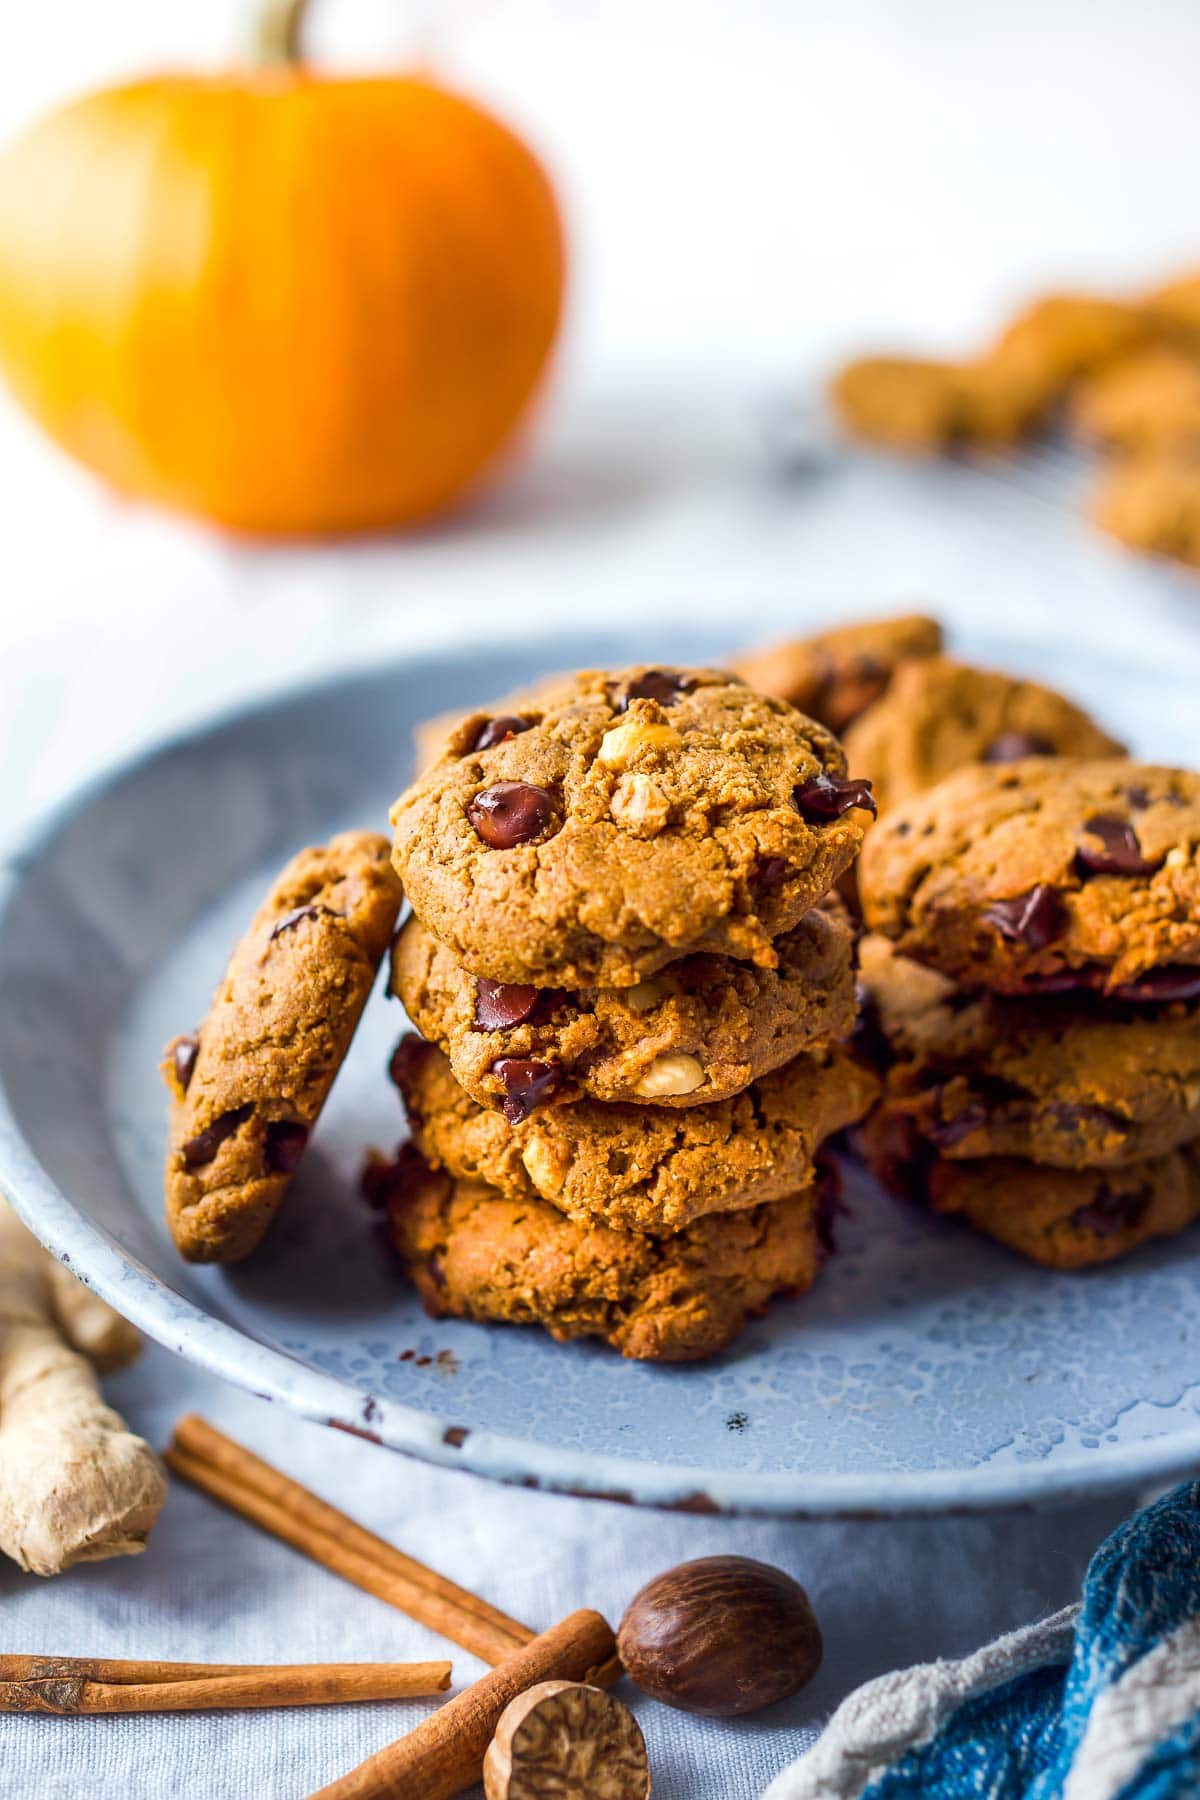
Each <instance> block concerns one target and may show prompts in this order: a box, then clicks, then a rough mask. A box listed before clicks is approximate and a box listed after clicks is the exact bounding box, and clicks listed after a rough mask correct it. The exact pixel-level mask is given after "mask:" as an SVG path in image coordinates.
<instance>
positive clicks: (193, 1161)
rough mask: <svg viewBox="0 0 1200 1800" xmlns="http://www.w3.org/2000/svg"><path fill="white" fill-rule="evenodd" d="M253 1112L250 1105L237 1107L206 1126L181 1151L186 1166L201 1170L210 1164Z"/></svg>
mask: <svg viewBox="0 0 1200 1800" xmlns="http://www.w3.org/2000/svg"><path fill="white" fill-rule="evenodd" d="M253 1111H254V1108H253V1106H252V1105H250V1104H249V1103H247V1104H246V1105H245V1106H235V1107H234V1108H233V1111H232V1112H227V1113H222V1114H221V1116H220V1118H219V1119H214V1120H213V1122H212V1124H211V1125H206V1126H205V1128H204V1130H203V1131H201V1132H197V1134H196V1136H195V1137H194V1138H189V1139H188V1141H187V1143H186V1144H185V1145H184V1146H183V1149H182V1151H181V1155H182V1156H183V1161H184V1166H185V1167H186V1168H189V1169H201V1168H203V1167H204V1165H205V1163H210V1162H211V1161H212V1159H213V1157H214V1156H215V1155H216V1154H217V1151H218V1150H219V1149H220V1148H221V1145H222V1144H223V1143H224V1142H225V1139H226V1138H230V1137H232V1136H233V1134H234V1132H235V1131H236V1130H237V1128H238V1126H239V1125H244V1124H245V1123H246V1120H247V1119H248V1118H249V1117H250V1114H251V1113H252V1112H253Z"/></svg>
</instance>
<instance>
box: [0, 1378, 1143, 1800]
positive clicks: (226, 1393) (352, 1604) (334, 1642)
mask: <svg viewBox="0 0 1200 1800" xmlns="http://www.w3.org/2000/svg"><path fill="white" fill-rule="evenodd" d="M108 1386H109V1392H110V1394H111V1396H112V1398H113V1400H114V1401H115V1403H116V1404H117V1405H118V1406H120V1407H121V1408H122V1410H123V1411H124V1412H125V1414H126V1416H127V1417H128V1418H129V1419H130V1421H131V1422H132V1423H133V1424H134V1425H135V1426H136V1427H137V1428H138V1429H139V1430H140V1431H142V1432H143V1433H144V1434H145V1435H146V1436H148V1437H149V1438H150V1439H151V1440H152V1441H153V1442H156V1443H160V1444H161V1443H163V1442H165V1441H166V1439H167V1438H168V1437H169V1435H170V1430H171V1425H172V1423H173V1421H174V1419H175V1418H176V1417H177V1416H178V1415H179V1414H180V1413H181V1412H184V1411H187V1410H196V1411H201V1412H203V1413H205V1414H206V1416H208V1417H209V1418H211V1419H212V1420H213V1421H214V1422H215V1423H216V1424H218V1425H220V1426H221V1427H222V1429H223V1430H225V1431H227V1432H228V1433H229V1434H230V1435H231V1436H233V1437H236V1438H239V1439H240V1440H242V1441H243V1442H246V1443H249V1444H251V1445H253V1447H254V1448H255V1449H256V1450H257V1451H258V1452H259V1453H260V1454H262V1455H264V1456H266V1457H267V1458H268V1459H269V1460H270V1461H272V1462H274V1463H276V1464H277V1465H278V1466H279V1467H280V1468H282V1469H284V1470H286V1471H287V1472H288V1473H289V1474H291V1475H293V1476H295V1477H296V1478H297V1479H299V1480H300V1481H303V1482H304V1483H305V1484H306V1485H308V1486H310V1487H312V1488H313V1489H314V1490H315V1491H316V1492H317V1493H319V1494H321V1495H322V1496H323V1497H324V1498H326V1499H328V1500H331V1501H332V1502H333V1503H334V1504H335V1505H337V1506H340V1507H341V1508H342V1509H343V1510H345V1511H347V1512H350V1513H352V1514H353V1515H354V1517H356V1518H358V1519H361V1520H362V1521H363V1522H364V1523H365V1524H367V1525H369V1526H370V1527H371V1529H372V1530H374V1531H378V1532H380V1533H382V1534H383V1535H384V1536H386V1537H388V1538H390V1539H392V1540H393V1541H394V1542H395V1543H397V1544H399V1545H400V1546H401V1547H402V1548H403V1549H405V1550H407V1551H409V1552H410V1553H411V1554H413V1555H415V1556H418V1557H420V1558H421V1559H422V1561H424V1562H427V1563H429V1564H431V1565H432V1566H433V1567H435V1568H437V1569H440V1570H442V1571H443V1572H444V1573H445V1574H447V1575H450V1576H452V1577H453V1578H454V1579H455V1580H456V1581H460V1582H462V1583H464V1584H465V1585H466V1586H467V1587H469V1588H471V1589H472V1590H473V1591H475V1592H477V1593H480V1594H483V1595H485V1596H486V1597H487V1598H488V1599H490V1600H492V1601H493V1602H495V1604H496V1605H498V1606H500V1607H502V1608H503V1609H504V1610H505V1611H506V1612H508V1613H511V1614H512V1615H513V1616H514V1617H516V1618H519V1619H523V1620H525V1622H526V1623H527V1624H529V1625H531V1626H535V1627H538V1628H544V1627H545V1626H547V1625H550V1624H552V1623H553V1622H554V1621H555V1620H556V1619H558V1618H561V1617H562V1616H563V1614H565V1613H567V1612H570V1611H571V1610H572V1609H573V1608H574V1607H576V1606H581V1605H588V1606H596V1607H598V1608H599V1609H600V1610H601V1611H602V1612H603V1613H605V1615H606V1616H607V1617H608V1618H609V1619H611V1620H612V1621H613V1623H614V1624H615V1623H616V1622H617V1620H618V1619H619V1617H620V1614H621V1612H622V1610H623V1608H624V1606H625V1605H626V1603H627V1602H628V1600H629V1599H630V1598H631V1597H632V1595H633V1594H634V1592H635V1591H636V1590H637V1588H638V1587H639V1586H640V1585H641V1583H642V1582H644V1581H646V1580H648V1579H649V1577H650V1576H652V1575H655V1574H657V1573H659V1571H661V1570H662V1569H665V1568H669V1567H670V1566H671V1565H672V1564H673V1563H676V1562H680V1561H682V1560H684V1559H685V1558H687V1557H693V1556H707V1555H712V1554H714V1553H717V1552H724V1553H736V1554H738V1555H745V1556H757V1557H761V1558H762V1559H764V1560H765V1561H767V1562H771V1563H776V1564H778V1565H779V1566H780V1567H782V1568H786V1569H789V1570H790V1571H791V1572H792V1573H793V1574H795V1575H796V1576H798V1577H799V1579H800V1580H801V1581H802V1582H803V1583H804V1585H805V1587H806V1588H807V1589H808V1591H809V1594H810V1595H811V1597H812V1601H813V1604H814V1606H815V1608H816V1611H817V1616H818V1618H819V1619H820V1622H821V1626H822V1630H823V1632H824V1634H825V1646H826V1652H825V1662H824V1666H823V1667H822V1669H821V1670H820V1672H819V1673H818V1675H817V1676H816V1678H815V1680H814V1681H813V1682H812V1684H811V1686H810V1687H809V1688H808V1689H807V1691H805V1692H804V1693H801V1694H799V1695H797V1696H796V1697H795V1699H793V1700H791V1701H787V1702H785V1703H784V1704H783V1705H781V1706H778V1707H775V1708H773V1709H772V1710H770V1711H768V1712H766V1713H762V1714H760V1715H759V1716H758V1717H756V1718H750V1719H746V1720H743V1721H741V1722H737V1721H730V1722H720V1723H718V1722H713V1721H709V1720H705V1719H695V1718H691V1717H688V1716H687V1715H685V1714H683V1713H680V1712H673V1711H671V1710H670V1709H668V1708H667V1707H664V1706H659V1705H656V1704H653V1703H651V1702H650V1701H645V1700H641V1699H640V1698H639V1697H638V1696H637V1695H636V1693H634V1692H633V1691H632V1690H631V1689H630V1688H629V1687H628V1684H627V1685H626V1687H625V1688H624V1689H623V1690H622V1692H623V1693H624V1694H625V1695H626V1697H627V1698H630V1699H631V1700H632V1701H633V1703H634V1705H635V1707H636V1711H637V1714H638V1718H639V1720H640V1722H641V1725H642V1728H643V1730H644V1732H645V1734H646V1739H647V1744H648V1746H649V1751H650V1759H651V1765H652V1769H653V1774H654V1793H655V1800H757V1796H759V1795H760V1794H761V1793H762V1791H763V1789H764V1788H765V1787H766V1785H767V1783H768V1781H769V1780H770V1779H771V1778H772V1777H773V1776H774V1775H776V1774H778V1772H779V1771H780V1769H782V1768H783V1767H784V1766H785V1765H786V1764H787V1762H788V1761H789V1760H790V1759H791V1758H792V1757H793V1756H795V1755H796V1754H797V1753H798V1751H799V1750H800V1749H802V1748H803V1747H804V1745H805V1743H806V1742H807V1741H809V1740H811V1738H812V1736H813V1734H814V1730H815V1728H816V1727H818V1726H819V1724H820V1723H821V1721H822V1720H823V1719H824V1718H825V1717H826V1716H827V1715H828V1713H829V1712H830V1711H831V1710H832V1709H833V1707H834V1706H836V1704H837V1703H838V1701H839V1700H841V1699H842V1697H843V1696H844V1695H845V1694H846V1693H847V1691H848V1690H849V1689H850V1688H851V1687H853V1686H855V1685H856V1684H857V1683H858V1682H860V1681H863V1680H866V1679H867V1678H868V1677H870V1676H872V1675H877V1674H881V1673H883V1672H884V1671H885V1670H888V1669H892V1668H895V1667H898V1666H901V1665H903V1664H905V1663H908V1662H915V1661H923V1660H925V1659H927V1658H929V1657H932V1656H957V1655H962V1654H965V1653H966V1652H967V1651H969V1650H972V1649H974V1648H975V1647H976V1646H977V1645H978V1644H979V1643H981V1642H982V1641H983V1640H984V1639H985V1638H986V1637H989V1636H991V1635H993V1634H995V1633H998V1632H1000V1631H1004V1630H1008V1629H1010V1628H1012V1627H1015V1626H1017V1625H1020V1624H1022V1623H1024V1622H1025V1621H1027V1620H1029V1619H1032V1618H1034V1617H1037V1616H1039V1615H1040V1614H1042V1613H1045V1612H1049V1611H1050V1610H1051V1609H1053V1608H1055V1607H1058V1606H1061V1605H1063V1604H1065V1603H1066V1602H1067V1601H1069V1600H1070V1599H1072V1598H1073V1597H1074V1596H1075V1594H1076V1593H1077V1590H1078V1586H1079V1582H1080V1579H1081V1577H1082V1574H1083V1570H1084V1567H1085V1565H1086V1563H1087V1560H1088V1557H1089V1555H1090V1553H1091V1551H1092V1550H1093V1549H1094V1548H1095V1546H1096V1544H1097V1543H1099V1541H1100V1539H1101V1538H1102V1537H1103V1536H1104V1534H1105V1533H1106V1532H1107V1531H1108V1530H1109V1529H1110V1527H1111V1526H1112V1525H1113V1524H1115V1523H1116V1522H1117V1520H1118V1519H1119V1518H1120V1517H1121V1516H1123V1514H1124V1513H1125V1512H1126V1511H1128V1510H1129V1508H1130V1506H1131V1505H1132V1503H1133V1502H1132V1498H1130V1499H1129V1500H1126V1499H1125V1498H1120V1499H1112V1500H1107V1501H1104V1502H1096V1503H1093V1504H1091V1505H1089V1506H1084V1507H1073V1508H1071V1509H1069V1510H1067V1511H1061V1512H1057V1513H1054V1514H1048V1515H1041V1516H1036V1515H1031V1514H1028V1513H1012V1514H1008V1515H1005V1516H994V1517H992V1518H980V1519H930V1520H910V1521H904V1522H900V1523H892V1524H888V1523H885V1522H870V1523H854V1524H799V1525H796V1524H777V1523H774V1522H768V1521H765V1520H749V1519H746V1520H725V1519H693V1518H681V1517H676V1516H672V1515H668V1514H659V1513H651V1512H635V1511H633V1510H632V1509H630V1508H627V1507H620V1506H613V1505H610V1504H607V1503H605V1502H602V1501H582V1500H565V1499H558V1498H556V1497H553V1496H549V1495H541V1494H532V1493H528V1492H525V1491H522V1490H507V1489H503V1488H500V1487H495V1486H491V1485H489V1484H487V1483H484V1482H481V1481H478V1480H476V1479H474V1478H473V1477H471V1476H469V1475H461V1474H455V1473H450V1472H446V1471H443V1470H438V1469H431V1468H427V1467H425V1466H423V1465H421V1464H419V1463H414V1462H409V1461H407V1460H406V1459H404V1458H402V1457H398V1456H395V1455H393V1454H392V1453H391V1452H389V1451H386V1450H382V1449H379V1448H377V1447H376V1446H374V1445H371V1444H365V1443H358V1442H356V1441H354V1440H353V1439H351V1438H348V1437H346V1436H345V1435H344V1434H342V1433H335V1432H331V1431H329V1430H328V1429H327V1428H325V1427H322V1426H318V1425H311V1424H307V1423H302V1422H300V1421H298V1420H295V1419H292V1418H291V1417H289V1416H288V1415H287V1414H285V1413H283V1412H282V1411H280V1410H279V1409H277V1408H274V1407H271V1406H268V1405H267V1404H266V1403H265V1402H264V1401H261V1400H256V1399H253V1398H251V1397H249V1396H247V1395H242V1394H239V1393H237V1392H235V1391H234V1390H233V1389H231V1388H229V1387H227V1386H225V1385H224V1384H222V1383H219V1382H216V1381H214V1380H211V1379H209V1378H208V1377H206V1376H203V1375H201V1374H199V1373H198V1372H196V1371H194V1370H192V1369H189V1368H187V1367H186V1366H185V1365H184V1364H182V1363H181V1362H179V1361H178V1360H176V1359H175V1358H173V1357H172V1356H170V1355H168V1354H167V1352H166V1351H163V1350H159V1349H151V1350H150V1351H149V1352H148V1353H147V1354H146V1355H145V1357H144V1358H143V1360H142V1362H141V1363H140V1364H139V1365H138V1366H137V1367H135V1368H134V1369H132V1370H130V1371H128V1372H127V1373H126V1374H124V1375H122V1376H120V1377H118V1378H117V1379H115V1380H113V1381H112V1382H110V1383H109V1384H108ZM0 1626H2V1633H0V1649H3V1650H6V1651H35V1652H42V1653H46V1654H66V1655H97V1656H138V1657H146V1656H150V1657H161V1658H164V1659H168V1658H170V1659H176V1660H183V1661H189V1662H192V1661H210V1662H310V1661H313V1662H318V1661H319V1662H328V1661H355V1660H358V1661H371V1662H375V1661H388V1660H393V1659H394V1660H396V1661H403V1660H409V1659H415V1658H422V1659H423V1658H426V1657H432V1656H443V1655H448V1656H450V1657H451V1658H452V1660H453V1663H454V1680H455V1686H456V1687H457V1686H458V1685H459V1684H460V1683H466V1682H468V1681H470V1680H473V1679H474V1678H475V1677H476V1676H477V1675H479V1674H481V1673H482V1672H483V1665H482V1664H480V1663H478V1662H476V1661H475V1659H474V1658H473V1657H470V1656H468V1655H467V1653H466V1652H465V1651H460V1650H459V1649H458V1648H457V1647H456V1646H451V1647H450V1648H449V1649H447V1647H446V1645H445V1643H444V1641H443V1640H441V1639H439V1638H437V1637H435V1636H434V1635H433V1634H432V1633H431V1632H429V1631H426V1630H425V1629H424V1628H423V1627H422V1626H420V1625H416V1624H413V1623H412V1622H411V1621H410V1620H408V1619H406V1618H405V1617H403V1615H402V1614H400V1613H397V1612H395V1611H393V1610H392V1609H391V1608H390V1607H388V1606H385V1605H384V1604H383V1602H382V1601H379V1600H376V1599H374V1598H373V1597H372V1596H371V1595H369V1594H364V1593H360V1592H359V1590H358V1589H357V1588H353V1587H351V1586H349V1585H348V1584H347V1583H346V1582H343V1581H341V1580H339V1579H338V1577H337V1576H335V1575H331V1574H329V1573H327V1572H326V1571H325V1570H324V1569H321V1568H318V1567H317V1566H316V1565H315V1564H312V1563H310V1562H309V1561H308V1560H307V1559H306V1558H305V1557H302V1556H300V1555H299V1554H298V1553H297V1552H296V1551H293V1550H291V1549H289V1548H288V1547H287V1546H286V1545H284V1544H279V1543H277V1542H276V1541H275V1540H274V1539H272V1538H269V1537H267V1536H265V1535H264V1534H262V1533H260V1532H258V1531H257V1530H255V1529H254V1527H253V1526H250V1525H247V1524H245V1523H244V1522H243V1521H242V1520H240V1519H237V1518H234V1517H233V1515H232V1514H230V1513H227V1512H225V1511H224V1510H223V1509H222V1508H220V1507H218V1506H216V1505H215V1504H214V1503H213V1502H212V1501H210V1500H208V1499H207V1498H206V1497H205V1496H203V1495H201V1494H198V1493H196V1492H195V1491H194V1490H193V1489H190V1488H188V1487H186V1486H185V1485H184V1483H183V1482H180V1481H173V1483H172V1487H171V1493H170V1496H169V1498H168V1501H167V1505H166V1509H165V1511H164V1513H163V1515H162V1517H161V1519H160V1520H159V1523H158V1525H157V1526H156V1528H155V1532H154V1536H153V1538H152V1540H151V1544H150V1548H149V1549H148V1550H147V1551H146V1553H145V1554H144V1555H143V1556H140V1557H133V1558H130V1559H127V1560H124V1561H119V1562H110V1563H98V1564H93V1565H91V1566H90V1567H86V1568H80V1569H78V1570H75V1571H72V1572H71V1573H70V1574H69V1575H67V1576H65V1577H61V1578H59V1579H57V1580H54V1581H41V1580H39V1579H38V1578H37V1577H35V1576H32V1575H22V1574H21V1573H20V1572H19V1571H18V1570H17V1569H15V1568H14V1567H13V1566H12V1565H10V1564H7V1563H0ZM430 1704H431V1702H427V1701H419V1700H413V1701H395V1702H391V1703H388V1704H381V1705H375V1706H354V1707H349V1706H337V1707H314V1708H309V1709H292V1710H289V1711H286V1712H258V1713H244V1712H243V1713H209V1714H204V1715H191V1716H178V1715H164V1716H159V1717H139V1718H86V1719H52V1718H31V1717H27V1716H3V1715H0V1796H2V1797H3V1800H59V1797H60V1796H61V1797H63V1800H67V1797H70V1800H75V1797H76V1796H80V1795H86V1796H87V1800H181V1797H182V1796H184V1795H187V1796H196V1797H197V1800H304V1796H306V1795H308V1794H309V1793H311V1792H312V1791H313V1790H314V1789H316V1788H319V1787H321V1786H323V1785H324V1784H325V1783H326V1782H328V1781H330V1780H332V1779H333V1778H334V1777H335V1776H336V1775H339V1774H341V1773H343V1772H344V1771H345V1770H347V1769H349V1768H351V1767H353V1766H354V1764H356V1763H357V1762H360V1761H361V1760H362V1759H363V1757H365V1756H368V1755H369V1754H370V1753H371V1752H372V1751H373V1750H376V1749H378V1748H379V1747H380V1746H381V1745H382V1744H385V1743H388V1742H390V1741H391V1740H392V1739H393V1738H395V1737H399V1736H400V1735H402V1733H404V1732H405V1731H407V1730H409V1729H411V1727H412V1726H413V1725H414V1724H416V1722H417V1721H418V1720H419V1719H420V1718H422V1717H423V1716H424V1713H425V1711H426V1710H427V1708H428V1707H429V1705H430ZM412 1800H420V1797H419V1796H417V1795H414V1796H413V1797H412Z"/></svg>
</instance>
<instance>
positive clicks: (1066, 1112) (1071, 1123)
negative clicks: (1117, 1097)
mask: <svg viewBox="0 0 1200 1800" xmlns="http://www.w3.org/2000/svg"><path fill="white" fill-rule="evenodd" d="M1050 1112H1051V1116H1052V1117H1053V1119H1054V1123H1055V1124H1056V1125H1058V1126H1060V1127H1061V1128H1062V1130H1063V1131H1078V1130H1079V1128H1080V1126H1081V1125H1098V1126H1099V1127H1100V1129H1101V1131H1105V1132H1111V1131H1118V1132H1121V1133H1122V1134H1124V1133H1125V1132H1126V1131H1127V1130H1128V1128H1129V1127H1128V1124H1127V1121H1126V1120H1124V1119H1122V1118H1121V1116H1120V1114H1119V1113H1115V1112H1111V1111H1110V1110H1109V1108H1108V1107H1106V1106H1093V1105H1091V1104H1089V1103H1088V1102H1087V1101H1084V1100H1079V1101H1075V1100H1062V1101H1059V1102H1058V1104H1057V1105H1055V1106H1052V1107H1051V1108H1050Z"/></svg>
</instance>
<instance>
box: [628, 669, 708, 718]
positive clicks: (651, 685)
mask: <svg viewBox="0 0 1200 1800" xmlns="http://www.w3.org/2000/svg"><path fill="white" fill-rule="evenodd" d="M695 685H696V683H695V682H694V681H693V680H692V678H691V676H690V675H685V674H683V672H682V671H681V670H679V669H646V670H645V671H644V672H643V673H642V674H641V675H639V676H637V677H636V679H635V680H633V681H631V682H629V683H627V685H626V686H625V687H623V688H621V689H620V690H619V691H618V692H617V693H614V694H613V696H612V704H613V711H614V712H618V713H623V712H625V711H626V710H627V709H628V706H629V702H630V701H631V700H657V701H658V704H659V705H660V706H674V705H675V702H676V701H677V700H680V699H682V697H683V695H684V694H690V693H691V691H692V689H693V688H694V687H695Z"/></svg>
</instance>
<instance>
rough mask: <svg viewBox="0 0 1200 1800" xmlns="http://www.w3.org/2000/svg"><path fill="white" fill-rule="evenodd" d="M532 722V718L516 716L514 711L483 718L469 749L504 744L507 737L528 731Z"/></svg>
mask: <svg viewBox="0 0 1200 1800" xmlns="http://www.w3.org/2000/svg"><path fill="white" fill-rule="evenodd" d="M532 724H533V720H532V719H521V718H518V716H517V714H516V713H499V714H498V715H497V716H496V718H494V719H485V720H484V722H483V724H482V725H481V726H480V727H479V730H478V732H477V733H476V736H475V740H474V742H473V743H472V745H471V749H472V750H490V749H491V748H492V745H493V744H506V743H507V742H508V740H509V738H515V737H520V735H521V733H522V732H523V731H528V730H529V728H530V726H531V725H532Z"/></svg>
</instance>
